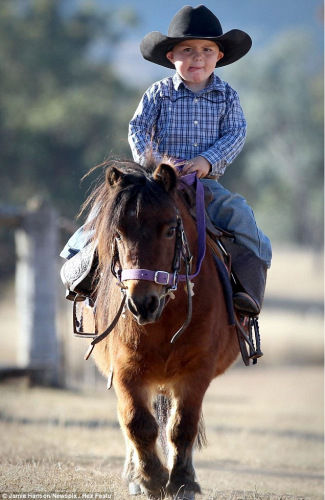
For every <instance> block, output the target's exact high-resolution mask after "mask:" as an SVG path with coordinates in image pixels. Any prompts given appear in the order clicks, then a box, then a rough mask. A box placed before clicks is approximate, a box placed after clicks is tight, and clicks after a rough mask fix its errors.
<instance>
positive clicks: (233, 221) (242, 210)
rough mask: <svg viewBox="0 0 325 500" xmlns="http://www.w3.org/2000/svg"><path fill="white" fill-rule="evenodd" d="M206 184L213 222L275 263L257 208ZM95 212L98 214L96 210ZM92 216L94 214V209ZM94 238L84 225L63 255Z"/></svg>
mask: <svg viewBox="0 0 325 500" xmlns="http://www.w3.org/2000/svg"><path fill="white" fill-rule="evenodd" d="M202 182H203V184H204V185H205V186H208V188H209V189H210V191H211V193H212V195H213V200H212V201H211V203H210V204H209V206H208V214H209V216H210V218H211V220H212V222H213V223H214V224H215V225H216V226H219V227H220V228H222V229H225V230H226V231H229V232H230V233H233V234H234V235H235V242H236V243H238V244H240V245H243V246H244V247H246V248H249V249H250V250H252V252H253V253H254V254H255V255H256V256H257V257H258V258H259V259H261V260H263V261H264V262H265V263H266V265H267V267H270V265H271V259H272V249H271V243H270V240H269V238H268V237H267V236H265V234H263V233H262V231H261V230H260V229H259V228H258V227H257V225H256V222H255V217H254V213H253V210H252V209H251V207H250V206H249V205H248V204H247V202H246V200H245V199H244V198H243V197H242V196H240V195H239V194H234V193H231V192H230V191H228V190H227V189H225V188H224V187H223V186H222V185H221V184H219V182H217V181H215V180H213V179H202ZM94 215H95V214H94ZM89 218H90V219H91V218H92V213H90V215H89ZM89 238H90V234H89V232H86V231H84V230H83V226H82V227H80V228H79V229H78V230H77V231H76V232H75V233H74V234H73V235H72V236H71V238H70V239H69V241H68V242H67V244H66V245H65V247H64V248H63V250H62V252H61V253H60V256H61V257H63V258H64V259H70V258H71V257H73V256H74V255H75V254H76V253H78V252H79V250H80V249H81V248H83V247H84V246H85V245H86V244H87V242H88V240H89Z"/></svg>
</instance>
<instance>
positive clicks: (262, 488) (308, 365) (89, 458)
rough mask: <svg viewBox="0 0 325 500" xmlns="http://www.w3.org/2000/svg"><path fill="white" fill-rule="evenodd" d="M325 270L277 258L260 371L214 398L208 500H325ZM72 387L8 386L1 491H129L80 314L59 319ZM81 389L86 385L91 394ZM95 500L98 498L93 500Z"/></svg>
mask: <svg viewBox="0 0 325 500" xmlns="http://www.w3.org/2000/svg"><path fill="white" fill-rule="evenodd" d="M322 300H323V280H322V259H320V258H315V256H314V255H313V254H312V253H311V252H306V251H301V250H297V249H291V248H289V249H281V250H280V249H275V251H274V263H273V266H272V270H271V272H270V274H269V280H268V289H267V299H266V307H265V309H264V311H263V314H262V315H261V319H260V326H261V332H262V346H263V351H264V353H265V355H264V357H263V358H262V360H261V361H260V362H259V365H258V366H256V367H251V368H244V367H243V366H242V364H241V362H240V361H239V362H238V364H237V365H236V366H234V367H233V368H231V369H230V370H229V371H228V372H227V373H226V374H225V375H223V376H222V377H220V378H219V379H217V380H215V381H214V382H213V383H212V385H211V387H210V389H209V391H208V393H207V395H206V398H205V403H204V414H205V421H206V427H207V437H208V441H209V445H208V447H207V448H206V449H204V450H202V451H201V452H198V451H196V453H195V463H196V470H197V475H198V478H199V481H200V483H201V485H202V490H203V495H202V498H203V499H204V500H205V499H206V500H219V499H245V498H247V499H248V498H254V499H259V498H263V499H264V498H265V499H266V498H274V499H275V498H306V499H307V498H311V499H320V498H323V369H322V360H323V315H322V312H321V309H320V306H319V304H321V302H322ZM0 317H1V323H0V327H1V337H0V363H3V364H8V363H9V364H10V363H11V364H12V363H15V361H16V352H17V344H18V336H17V331H18V326H17V320H16V317H15V310H14V301H13V293H12V288H8V289H7V290H6V291H3V290H2V296H1V300H0ZM59 326H60V338H61V340H63V339H64V343H63V345H64V352H65V357H66V366H68V367H69V370H70V375H71V377H70V380H71V381H72V382H73V383H74V385H77V384H78V386H79V387H81V386H82V385H83V386H84V387H85V386H87V387H88V389H87V390H86V391H85V390H83V391H81V392H77V391H74V392H73V391H64V390H49V389H40V388H33V389H28V388H27V387H26V386H24V384H23V382H22V381H21V382H20V383H8V384H3V385H1V386H0V394H1V399H0V437H1V441H0V443H1V446H0V463H1V475H0V492H32V491H33V492H39V491H42V492H53V491H57V492H66V493H67V494H68V493H69V492H106V493H113V494H114V498H115V500H120V499H122V500H123V499H126V498H128V495H127V490H126V489H125V487H124V485H123V484H122V483H121V479H120V473H121V470H122V467H123V457H124V443H123V439H122V436H121V433H120V430H119V428H118V425H117V419H116V401H115V396H114V393H113V392H112V391H109V392H106V391H105V381H104V380H102V379H100V382H99V384H98V383H97V384H96V385H95V388H94V389H91V390H90V384H91V383H92V382H94V381H95V380H97V379H96V377H95V370H94V368H93V365H92V363H91V362H88V363H84V362H83V361H82V355H83V352H84V350H85V345H84V342H83V341H82V340H79V339H73V338H72V335H71V334H70V332H71V308H70V307H68V308H67V307H66V308H65V310H64V312H63V313H61V316H60V321H59ZM82 381H85V382H86V383H85V384H83V383H82ZM94 500H96V499H94Z"/></svg>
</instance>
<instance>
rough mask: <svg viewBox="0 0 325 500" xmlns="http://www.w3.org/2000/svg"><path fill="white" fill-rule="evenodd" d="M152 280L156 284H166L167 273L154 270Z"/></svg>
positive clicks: (167, 280)
mask: <svg viewBox="0 0 325 500" xmlns="http://www.w3.org/2000/svg"><path fill="white" fill-rule="evenodd" d="M154 282H155V283H157V284H158V285H168V283H169V273H167V271H156V272H155V276H154Z"/></svg>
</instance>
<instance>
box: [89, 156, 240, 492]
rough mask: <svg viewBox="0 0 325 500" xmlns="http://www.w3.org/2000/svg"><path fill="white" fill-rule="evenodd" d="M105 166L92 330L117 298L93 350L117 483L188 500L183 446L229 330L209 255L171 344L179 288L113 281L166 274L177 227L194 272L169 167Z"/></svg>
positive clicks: (182, 305)
mask: <svg viewBox="0 0 325 500" xmlns="http://www.w3.org/2000/svg"><path fill="white" fill-rule="evenodd" d="M106 167H107V168H106V179H105V182H104V183H103V184H102V185H100V186H99V187H98V188H97V189H96V190H95V191H94V193H93V194H92V195H91V199H90V202H91V205H92V206H93V207H95V209H96V210H97V216H96V218H95V220H94V222H93V223H92V229H93V230H94V236H93V238H94V240H96V242H97V248H98V258H99V267H98V269H99V270H98V287H97V290H96V296H97V300H96V318H97V324H98V329H99V331H101V330H104V329H105V328H106V327H107V325H108V324H109V323H110V322H111V321H112V319H113V318H114V316H115V314H116V311H117V310H118V308H119V306H120V303H121V291H122V294H124V295H125V298H126V306H127V307H126V311H125V314H123V315H122V316H121V318H120V319H119V321H118V322H117V325H116V327H115V328H114V330H113V331H112V332H111V333H110V335H109V336H107V337H106V338H105V339H104V340H103V341H101V342H99V343H98V344H97V345H96V346H95V349H94V358H95V361H96V364H97V365H98V367H99V369H100V370H101V372H102V373H103V374H104V375H106V376H108V375H109V373H110V372H111V371H112V370H113V373H114V376H113V386H114V389H115V392H116V395H117V400H118V416H119V421H120V425H121V428H122V431H123V434H124V437H125V441H126V449H127V454H126V462H125V469H124V477H125V478H126V480H127V481H128V483H129V491H130V493H133V494H136V493H140V492H142V493H145V494H147V495H148V496H151V497H159V498H161V495H162V494H167V495H176V496H177V498H184V499H185V498H186V499H188V498H190V499H193V498H194V496H195V492H200V487H199V485H198V483H197V482H196V480H195V472H194V468H193V464H192V448H193V445H194V442H195V440H196V437H197V434H198V428H199V422H200V416H201V408H202V401H203V397H204V394H205V392H206V390H207V388H208V387H209V384H210V382H211V380H212V379H213V378H214V377H216V376H217V375H220V374H221V373H223V372H224V371H225V370H226V368H228V367H229V365H230V364H231V363H232V362H233V361H234V360H235V359H236V357H237V354H238V353H239V347H238V341H237V337H236V333H235V328H234V326H229V321H228V315H227V310H226V305H225V300H224V295H223V289H222V286H221V283H220V280H219V277H218V272H217V270H216V266H215V262H214V259H213V256H212V253H211V251H210V250H209V248H207V249H206V255H205V258H204V260H203V263H202V266H201V270H200V272H199V274H198V275H197V276H196V277H195V278H194V279H193V283H194V296H193V311H192V317H191V322H190V324H189V326H188V327H187V328H186V330H185V332H184V333H183V334H182V335H181V336H180V337H179V338H178V339H177V340H176V341H175V342H174V343H171V339H172V337H173V335H174V334H175V332H176V331H177V330H178V329H179V328H180V327H181V326H182V324H183V323H184V321H185V319H186V316H187V307H188V306H187V303H188V296H187V295H188V291H187V289H186V287H184V285H183V284H182V283H178V289H177V290H174V292H172V290H171V287H168V286H167V285H166V284H162V283H157V282H155V281H150V280H144V279H128V280H124V281H123V282H122V281H121V282H119V280H118V279H116V277H114V275H115V276H117V277H120V276H121V274H120V272H121V270H124V269H142V268H144V269H148V270H153V271H157V270H158V271H164V272H165V275H167V273H171V272H172V271H173V260H174V259H175V251H176V246H177V245H176V242H175V240H176V232H177V224H178V221H179V220H181V221H182V225H183V227H184V234H185V235H186V239H187V241H188V246H189V248H190V252H191V253H192V254H193V256H194V259H193V268H194V269H195V266H196V265H197V260H198V259H197V229H196V222H195V220H194V219H193V218H192V216H191V215H190V214H189V211H188V207H187V205H186V203H185V202H184V195H183V194H182V192H181V191H180V190H179V189H177V184H178V182H179V180H178V178H177V174H176V172H175V170H174V169H173V168H172V167H171V166H169V165H167V164H161V165H159V166H158V167H156V166H155V165H153V164H151V165H148V166H147V167H146V168H144V167H141V166H140V165H138V164H136V163H132V162H126V163H122V162H110V163H107V164H106ZM184 237H185V236H184ZM112 271H113V272H112ZM182 272H183V273H184V272H185V269H184V264H183V262H182V263H181V267H180V273H182ZM161 277H164V273H162V274H161ZM117 284H119V286H117ZM174 288H175V287H174ZM159 394H164V395H165V396H166V397H167V398H168V401H169V402H170V412H169V419H168V423H167V429H166V432H167V447H168V451H167V460H166V464H165V463H164V460H163V459H162V458H161V456H160V454H159V452H158V450H157V437H158V431H159V425H158V423H157V420H156V418H155V417H154V411H153V402H154V401H155V398H156V397H157V395H159Z"/></svg>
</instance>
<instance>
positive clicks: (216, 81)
mask: <svg viewBox="0 0 325 500" xmlns="http://www.w3.org/2000/svg"><path fill="white" fill-rule="evenodd" d="M172 80H173V86H174V89H175V90H176V92H177V91H178V90H179V88H180V87H183V88H185V89H187V90H189V92H193V91H192V90H191V89H189V88H188V87H187V86H186V85H185V83H184V82H183V80H182V79H181V77H180V76H179V74H178V73H177V72H176V73H175V74H174V76H173V79H172ZM213 90H216V91H219V92H223V93H224V92H225V84H224V82H223V81H222V80H221V79H220V78H219V77H218V76H217V75H215V74H214V73H213V74H212V78H211V81H210V83H209V84H208V86H207V87H205V88H204V89H202V90H200V91H199V92H195V93H196V94H204V93H206V92H212V91H213ZM193 93H194V92H193Z"/></svg>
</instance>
